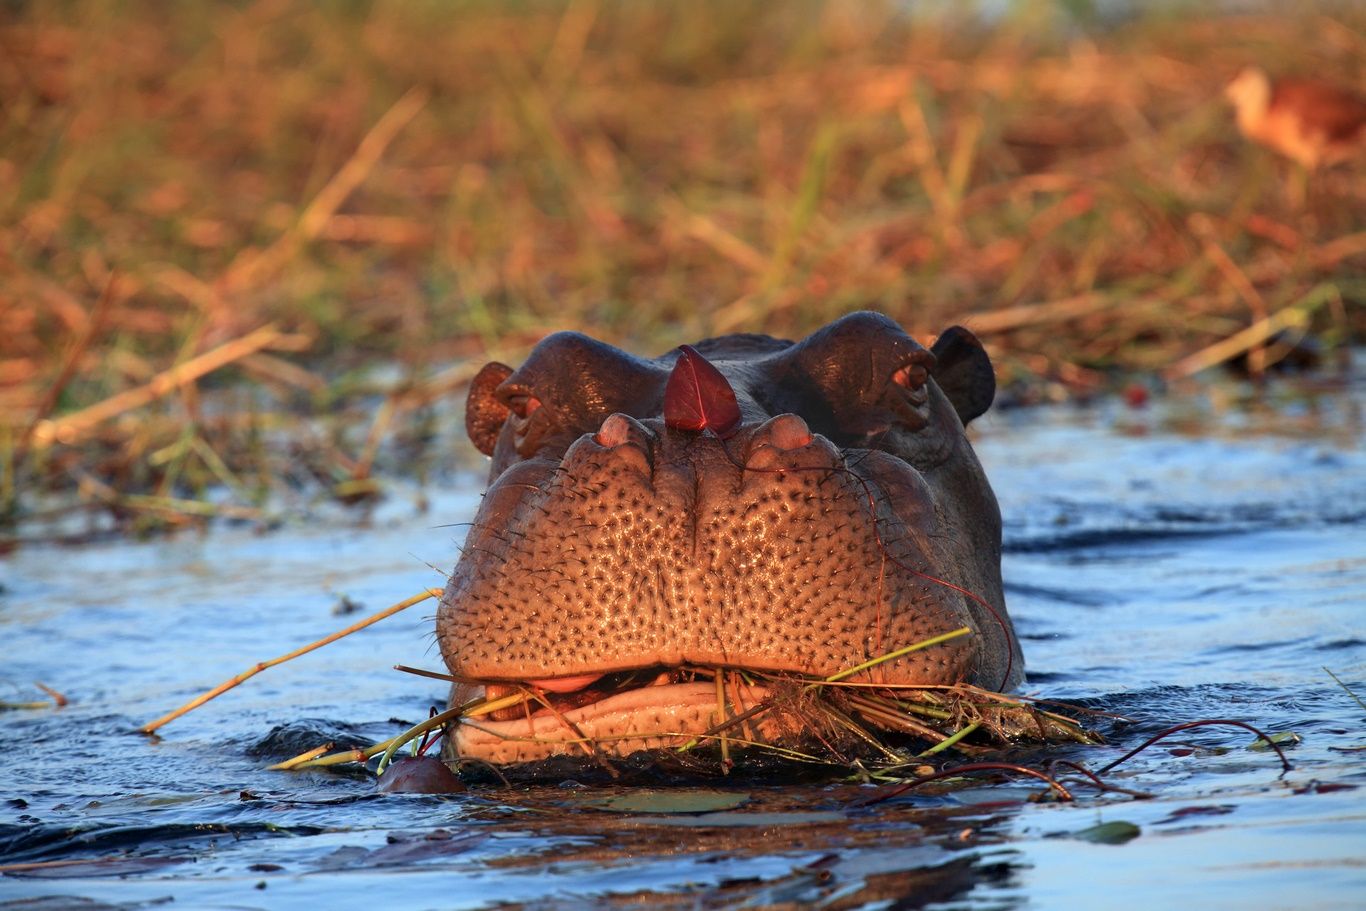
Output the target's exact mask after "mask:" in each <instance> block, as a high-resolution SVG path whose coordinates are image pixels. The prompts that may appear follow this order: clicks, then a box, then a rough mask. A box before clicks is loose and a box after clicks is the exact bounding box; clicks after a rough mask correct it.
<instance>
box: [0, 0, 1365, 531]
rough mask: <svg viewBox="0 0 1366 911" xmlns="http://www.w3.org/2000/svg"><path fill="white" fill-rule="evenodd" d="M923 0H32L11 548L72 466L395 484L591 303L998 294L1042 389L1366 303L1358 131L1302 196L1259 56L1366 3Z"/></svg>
mask: <svg viewBox="0 0 1366 911" xmlns="http://www.w3.org/2000/svg"><path fill="white" fill-rule="evenodd" d="M907 9H908V8H907V6H906V4H903V3H894V2H890V0H889V2H886V3H882V4H878V3H872V4H868V3H853V2H837V0H831V2H798V3H796V4H759V3H739V4H737V3H729V2H727V3H723V2H721V0H701V2H682V0H668V2H663V3H651V4H637V3H629V2H621V0H601V2H598V0H574V2H567V3H558V4H557V3H537V4H513V5H509V4H505V3H494V2H474V3H465V4H460V5H459V6H458V7H449V6H442V5H439V4H438V5H430V4H405V3H389V4H379V5H378V6H375V7H374V8H368V7H366V8H362V7H360V6H354V5H340V6H339V5H323V6H318V5H314V4H307V3H303V2H295V0H283V2H280V3H271V4H258V5H250V6H247V7H241V6H239V5H221V4H175V5H172V6H171V7H170V8H167V6H166V5H165V4H157V3H151V2H141V3H139V2H133V3H126V4H116V5H112V6H106V5H101V4H94V3H79V2H78V3H63V4H21V5H18V6H12V7H10V8H8V9H7V10H6V11H5V12H4V13H3V14H0V60H3V61H5V62H4V63H0V93H3V96H4V97H5V99H6V104H5V105H4V108H3V111H0V149H3V150H4V151H3V154H2V155H0V251H4V252H3V253H2V254H0V518H3V519H4V521H6V522H8V524H9V525H10V530H9V531H8V533H7V537H6V538H0V547H4V546H6V545H10V546H12V545H13V544H14V543H16V542H17V541H18V540H20V539H23V538H24V537H25V532H24V522H25V521H26V520H33V519H34V517H35V516H39V515H41V514H43V513H44V511H45V510H49V509H51V508H53V503H52V501H51V496H52V495H53V494H56V495H57V496H58V498H59V499H61V500H62V501H63V502H64V503H67V504H70V505H71V508H73V509H78V510H81V511H84V512H87V513H89V514H90V515H92V516H95V517H99V518H100V519H101V520H102V521H103V523H104V524H103V525H102V526H101V527H105V528H111V529H113V530H115V531H138V532H144V533H146V532H156V531H161V530H165V529H169V528H176V527H181V526H183V525H187V524H188V525H194V524H200V523H203V522H205V521H209V520H210V519H211V518H213V517H215V516H220V515H223V514H225V511H224V510H222V509H219V508H207V507H205V506H192V505H189V504H190V503H191V502H192V501H194V502H198V503H201V504H220V505H221V504H228V505H231V506H233V507H241V508H244V509H256V510H259V509H261V508H262V507H264V506H266V505H267V504H279V503H287V502H288V500H289V496H290V492H291V491H294V490H297V489H299V487H300V485H306V486H307V487H308V488H309V489H310V490H312V491H315V492H316V493H317V495H318V496H323V497H331V498H334V499H336V500H337V501H339V502H344V503H362V502H366V501H368V500H370V499H373V498H374V497H375V496H377V495H382V494H383V493H384V491H385V487H386V480H387V479H391V478H394V477H396V476H399V475H405V474H407V475H416V476H418V477H421V476H422V475H423V474H424V473H425V472H426V471H427V470H428V466H430V465H432V464H433V463H434V462H435V461H436V460H437V458H438V455H439V454H441V453H444V452H446V451H447V450H446V449H437V448H434V447H433V445H432V442H431V441H432V439H433V430H432V428H433V427H437V428H443V427H446V426H451V425H455V424H456V423H458V417H457V416H455V415H451V414H450V411H451V410H453V409H454V403H450V399H451V398H453V397H456V396H458V392H459V390H460V387H461V385H462V383H463V382H464V381H465V380H466V379H467V377H468V375H469V369H470V368H469V364H471V363H473V364H475V365H476V366H477V363H478V362H479V361H481V360H482V359H484V358H485V357H487V356H496V357H500V358H502V359H506V360H516V359H517V358H518V357H519V356H520V355H521V354H522V353H524V352H525V351H526V350H527V348H528V347H529V346H530V345H531V344H533V343H534V342H535V341H536V340H537V339H538V338H539V337H541V336H542V335H544V334H545V333H546V332H548V331H550V330H552V329H559V328H571V329H583V330H586V331H591V332H593V333H594V334H596V335H598V336H601V337H603V338H605V339H606V340H608V341H611V342H614V343H618V344H621V345H623V346H626V347H629V348H632V349H634V350H644V351H662V350H666V349H668V348H670V347H672V346H674V345H676V344H678V343H679V342H681V341H689V340H695V339H696V338H699V337H702V336H706V335H708V334H713V333H719V332H726V331H736V330H741V331H766V332H770V333H773V334H776V335H783V336H793V335H799V334H801V333H804V332H805V331H807V330H809V329H811V328H814V327H816V326H818V325H821V324H823V323H825V322H826V321H828V320H829V318H830V317H831V316H833V315H835V314H838V313H841V312H845V311H848V310H850V309H853V308H857V307H872V308H876V309H880V310H883V311H885V312H887V313H889V314H890V315H892V316H894V317H895V318H897V319H898V320H900V321H901V322H902V323H903V324H904V325H906V326H907V327H908V328H909V329H910V330H911V331H912V332H913V333H914V334H916V335H918V336H920V337H922V338H926V339H928V337H929V336H930V335H931V334H933V333H934V332H937V331H939V330H940V329H941V328H942V327H944V326H946V325H949V324H951V323H954V322H961V323H964V324H966V325H968V326H969V327H970V328H974V329H975V330H976V331H977V332H978V333H979V334H980V335H982V337H983V338H984V339H985V341H986V343H987V345H988V347H989V348H990V349H991V351H992V353H993V355H994V357H995V360H996V363H997V365H998V370H999V373H1000V379H1001V381H1002V385H1003V387H1005V388H1006V389H1008V390H1010V391H1011V395H1013V396H1014V397H1015V398H1016V399H1017V400H1025V401H1028V400H1031V399H1032V398H1036V397H1040V396H1044V395H1047V396H1052V395H1055V394H1059V393H1062V394H1075V395H1090V394H1093V393H1095V392H1097V391H1104V390H1106V389H1110V388H1116V387H1119V386H1122V385H1124V384H1126V383H1129V382H1133V381H1139V382H1143V383H1145V384H1146V383H1168V384H1180V383H1182V382H1183V381H1184V380H1185V378H1186V377H1188V376H1190V375H1191V374H1193V373H1196V372H1199V371H1204V370H1208V369H1211V368H1213V367H1217V366H1218V365H1219V364H1222V363H1224V362H1226V361H1228V360H1230V359H1234V358H1238V359H1240V361H1242V362H1243V363H1245V364H1246V366H1247V368H1248V369H1251V370H1252V371H1254V372H1260V371H1264V370H1270V369H1272V368H1273V367H1274V365H1275V362H1276V360H1277V358H1278V357H1281V356H1283V355H1284V354H1285V353H1286V352H1287V351H1288V350H1289V346H1288V344H1287V343H1288V342H1292V341H1293V340H1294V339H1296V338H1298V337H1300V336H1303V335H1306V334H1309V335H1313V336H1316V337H1317V338H1318V339H1320V340H1321V341H1323V342H1325V343H1327V344H1330V345H1331V344H1339V345H1345V344H1351V343H1354V342H1359V341H1360V339H1361V338H1362V335H1363V326H1364V325H1366V320H1363V317H1362V308H1361V306H1360V304H1361V302H1362V301H1363V300H1364V299H1366V232H1364V231H1363V230H1362V225H1366V194H1363V192H1362V186H1363V182H1362V180H1361V171H1360V169H1359V168H1358V169H1357V170H1355V171H1354V170H1353V169H1352V168H1351V167H1350V166H1348V167H1343V168H1338V169H1323V170H1320V171H1318V172H1316V173H1315V174H1313V175H1312V176H1311V178H1310V182H1309V186H1308V188H1307V189H1308V194H1307V197H1306V198H1305V200H1304V201H1303V203H1302V204H1301V203H1298V202H1296V200H1295V199H1294V198H1292V197H1293V194H1291V193H1288V192H1287V189H1286V188H1287V181H1289V180H1290V179H1291V178H1292V176H1293V174H1292V172H1291V167H1292V166H1290V165H1289V163H1287V162H1284V161H1282V160H1281V159H1279V158H1277V157H1276V156H1275V154H1274V153H1272V152H1269V151H1267V150H1265V149H1263V148H1261V147H1258V146H1255V145H1252V144H1249V143H1247V142H1245V141H1244V140H1243V139H1242V138H1241V137H1240V136H1239V135H1238V133H1237V130H1236V129H1235V127H1234V121H1233V116H1232V113H1231V111H1230V110H1229V109H1228V107H1227V105H1226V104H1225V102H1224V99H1223V94H1222V93H1223V88H1224V86H1225V84H1226V83H1227V82H1228V80H1229V79H1230V78H1231V77H1232V76H1233V75H1234V74H1236V73H1237V72H1239V71H1240V70H1241V69H1242V68H1243V67H1244V66H1245V65H1246V64H1248V63H1249V62H1256V63H1258V64H1259V65H1261V66H1262V67H1263V68H1265V69H1267V70H1270V71H1273V72H1276V73H1312V74H1314V75H1316V76H1318V77H1321V78H1325V79H1328V80H1332V81H1336V82H1339V83H1341V84H1343V85H1346V86H1349V87H1351V86H1354V85H1355V86H1357V87H1358V88H1359V87H1360V85H1359V80H1360V77H1361V71H1360V67H1359V61H1360V60H1361V59H1363V58H1366V40H1363V38H1362V37H1361V36H1362V35H1363V34H1366V9H1364V8H1362V7H1361V6H1360V5H1355V6H1353V5H1341V4H1338V5H1324V6H1322V7H1316V8H1307V7H1305V6H1304V5H1303V4H1295V5H1293V6H1289V5H1288V6H1283V7H1274V6H1273V7H1267V8H1266V9H1264V10H1262V11H1260V12H1254V13H1239V14H1228V15H1219V14H1215V13H1208V12H1203V11H1201V10H1200V9H1198V8H1196V7H1190V8H1189V9H1187V10H1186V11H1183V12H1182V13H1180V14H1172V13H1170V12H1168V11H1163V10H1150V11H1147V12H1145V11H1144V10H1146V9H1147V7H1146V6H1145V7H1143V8H1141V9H1139V10H1137V11H1134V12H1133V13H1132V14H1131V15H1129V16H1127V17H1125V18H1121V19H1117V20H1114V21H1096V20H1091V19H1087V18H1086V17H1085V15H1084V14H1082V13H1069V12H1067V11H1068V10H1073V9H1080V7H1079V6H1077V5H1075V4H1059V5H1057V6H1048V5H1045V4H1024V3H1022V4H1020V5H1019V6H1018V7H1008V8H1007V10H1006V11H1005V12H1004V13H1003V14H1000V15H996V16H986V15H979V14H976V13H974V12H971V11H969V12H966V13H965V12H962V10H961V8H959V7H944V8H941V9H939V10H938V11H930V12H915V13H913V14H912V13H908V12H907ZM272 327H273V328H272ZM379 365H382V366H384V367H385V369H386V370H387V371H388V372H387V373H382V372H379V371H377V370H376V367H377V366H379ZM395 366H396V367H397V369H396V370H394V369H393V368H394V367H395ZM448 403H449V404H448ZM443 409H444V410H443ZM183 439H188V440H192V441H194V442H195V445H194V447H193V448H192V449H191V450H189V451H186V452H185V453H184V454H183V456H182V457H181V458H178V459H175V460H171V461H169V462H167V461H158V460H156V459H155V458H153V454H154V453H161V452H165V451H166V449H167V447H168V446H173V445H175V444H176V443H177V442H178V441H182V440H183ZM442 442H443V445H444V442H445V441H444V440H443V441H442ZM187 445H188V444H187ZM282 452H288V453H289V457H288V458H282V457H281V456H280V453H282ZM210 453H211V454H212V455H210ZM229 477H230V478H235V479H238V480H239V481H240V482H241V483H240V485H232V484H228V483H226V482H225V478H229ZM83 479H90V483H85V481H84V480H83ZM100 485H103V486H104V487H105V488H109V489H113V490H115V491H117V492H118V493H119V494H120V497H118V498H114V499H112V500H111V499H110V498H104V497H100V496H99V495H98V494H97V493H96V491H98V490H100V489H101V488H100ZM130 494H136V495H140V496H150V497H155V498H157V499H156V502H155V503H153V504H148V503H138V502H130V501H128V500H126V498H125V495H130ZM228 512H229V513H231V511H228ZM232 514H233V515H236V516H237V519H238V520H244V521H257V522H268V521H270V516H272V515H275V514H276V511H275V510H269V511H267V512H266V513H251V512H248V513H232ZM40 524H41V523H40ZM35 533H36V532H35ZM29 536H30V537H31V536H32V534H30V535H29Z"/></svg>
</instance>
